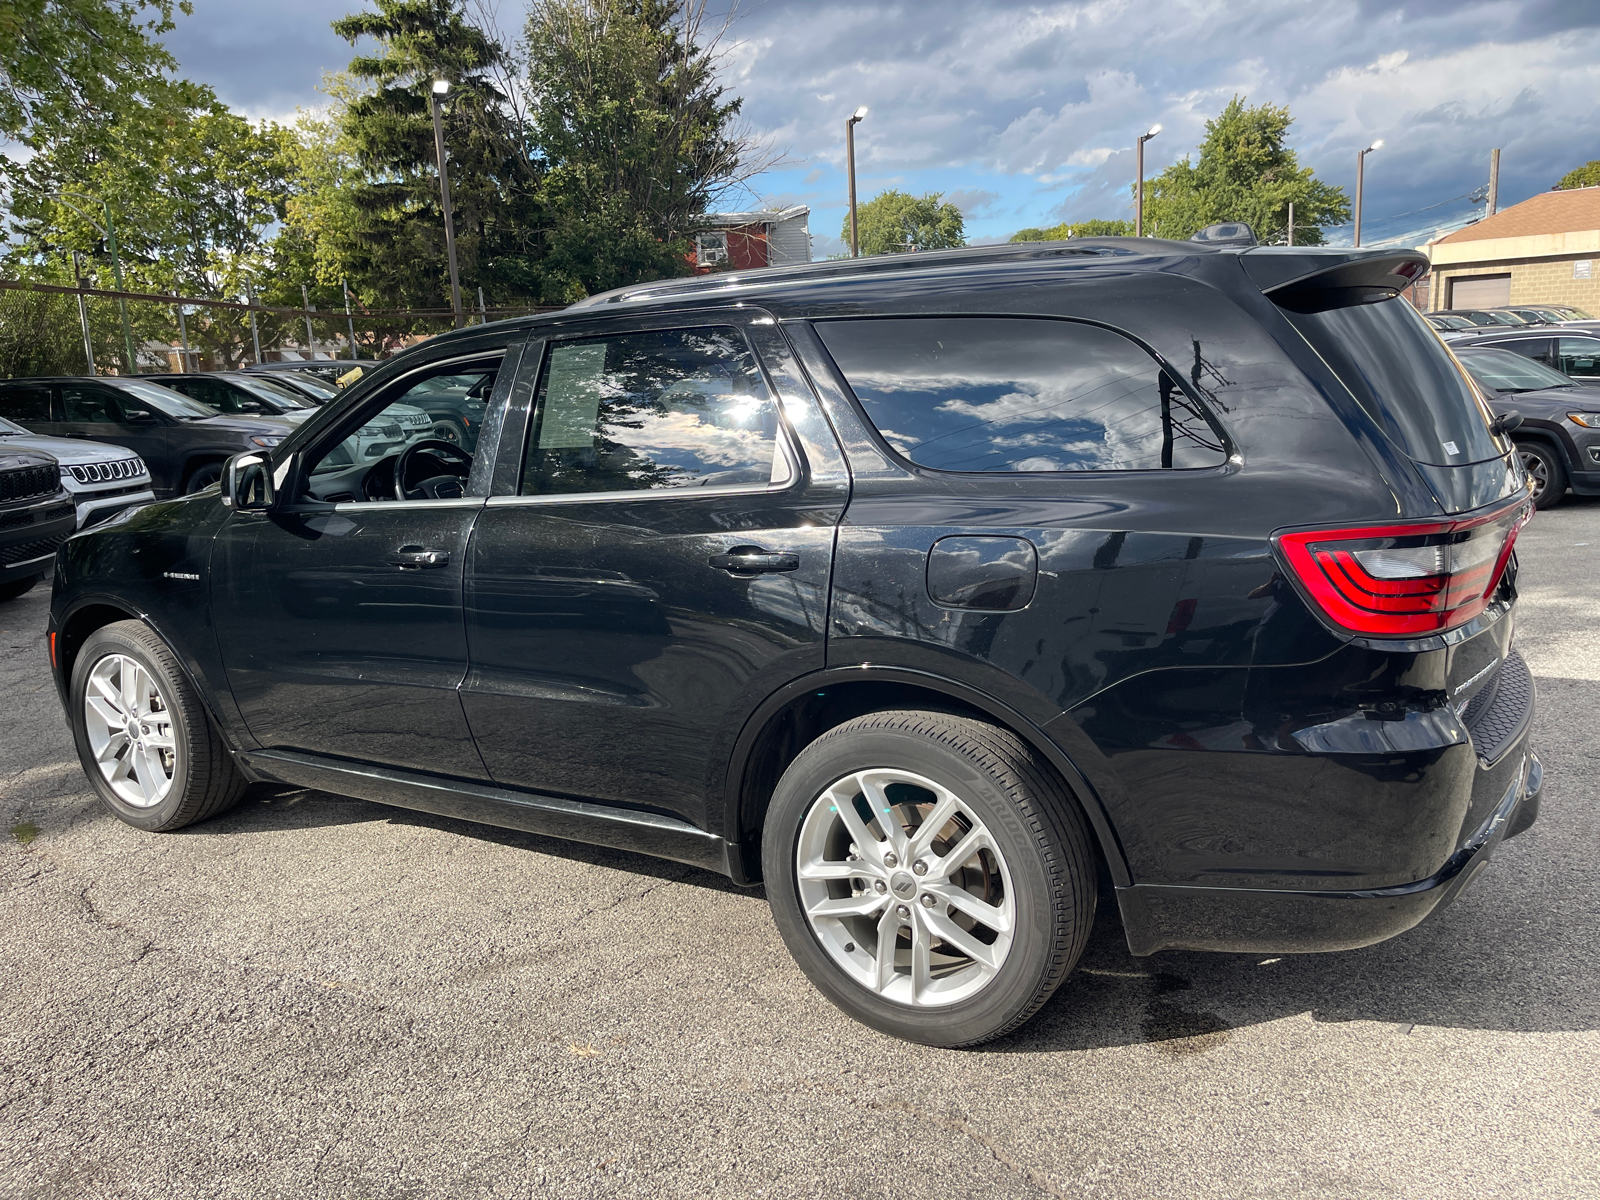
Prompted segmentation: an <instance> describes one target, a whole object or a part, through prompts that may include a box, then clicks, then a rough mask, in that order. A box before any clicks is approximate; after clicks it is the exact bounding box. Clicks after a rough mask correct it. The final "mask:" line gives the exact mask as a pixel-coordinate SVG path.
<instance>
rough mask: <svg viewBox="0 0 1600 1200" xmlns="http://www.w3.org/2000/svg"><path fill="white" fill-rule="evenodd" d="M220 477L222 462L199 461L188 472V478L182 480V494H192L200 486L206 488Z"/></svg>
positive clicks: (198, 489) (199, 488)
mask: <svg viewBox="0 0 1600 1200" xmlns="http://www.w3.org/2000/svg"><path fill="white" fill-rule="evenodd" d="M221 478H222V464H221V463H219V462H214V463H201V464H200V465H199V466H198V467H196V468H195V469H194V470H192V471H190V472H189V478H187V479H185V480H184V481H183V494H184V495H185V496H192V495H194V494H195V493H196V492H198V491H200V490H201V489H202V488H208V487H210V486H211V485H212V484H213V483H215V482H217V480H219V479H221Z"/></svg>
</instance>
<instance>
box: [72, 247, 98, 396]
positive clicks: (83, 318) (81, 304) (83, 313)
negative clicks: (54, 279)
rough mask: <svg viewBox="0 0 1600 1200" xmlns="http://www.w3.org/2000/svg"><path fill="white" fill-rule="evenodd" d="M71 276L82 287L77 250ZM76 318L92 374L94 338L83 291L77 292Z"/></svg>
mask: <svg viewBox="0 0 1600 1200" xmlns="http://www.w3.org/2000/svg"><path fill="white" fill-rule="evenodd" d="M72 277H73V278H74V279H75V280H77V281H78V287H79V288H80V289H81V288H82V287H83V268H82V266H81V265H80V264H79V261H78V252H77V251H76V250H74V251H73V252H72ZM78 320H79V322H81V323H82V325H83V357H84V358H85V359H86V360H88V363H89V374H91V375H93V374H94V339H93V338H91V337H90V336H89V303H88V301H87V300H85V299H84V298H83V292H82V291H81V290H80V291H79V292H78Z"/></svg>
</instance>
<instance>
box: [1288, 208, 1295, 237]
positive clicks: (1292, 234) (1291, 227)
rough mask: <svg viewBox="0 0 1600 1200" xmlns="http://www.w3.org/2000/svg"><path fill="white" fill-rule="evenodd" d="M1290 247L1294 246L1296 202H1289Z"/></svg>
mask: <svg viewBox="0 0 1600 1200" xmlns="http://www.w3.org/2000/svg"><path fill="white" fill-rule="evenodd" d="M1289 245H1291V246H1292V245H1294V201H1293V200H1291V201H1289Z"/></svg>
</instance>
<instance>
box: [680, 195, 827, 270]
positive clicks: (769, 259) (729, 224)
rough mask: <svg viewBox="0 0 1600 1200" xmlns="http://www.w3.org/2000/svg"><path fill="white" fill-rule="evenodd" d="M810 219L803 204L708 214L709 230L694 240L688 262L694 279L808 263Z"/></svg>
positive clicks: (809, 258) (809, 256)
mask: <svg viewBox="0 0 1600 1200" xmlns="http://www.w3.org/2000/svg"><path fill="white" fill-rule="evenodd" d="M810 218H811V209H810V208H809V207H808V206H807V205H804V204H797V205H795V206H794V207H792V208H785V209H783V210H782V211H778V212H772V211H765V212H742V213H708V214H707V215H706V218H705V219H706V222H707V224H709V225H710V226H711V228H709V229H707V230H705V231H704V232H702V233H699V234H697V235H696V236H695V249H694V252H693V253H691V254H690V255H689V261H690V262H691V263H693V264H694V273H695V274H696V275H707V274H709V273H711V272H712V271H749V270H753V269H755V268H757V267H783V266H788V265H790V264H791V263H803V262H810V261H811V228H810Z"/></svg>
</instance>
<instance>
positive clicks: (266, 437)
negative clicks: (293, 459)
mask: <svg viewBox="0 0 1600 1200" xmlns="http://www.w3.org/2000/svg"><path fill="white" fill-rule="evenodd" d="M283 437H284V435H283V434H281V433H252V434H251V435H250V440H251V441H252V442H254V443H255V444H256V445H258V446H260V447H262V448H263V449H266V450H270V449H272V447H274V446H276V445H277V444H278V443H279V442H281V441H283Z"/></svg>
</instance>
